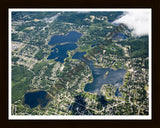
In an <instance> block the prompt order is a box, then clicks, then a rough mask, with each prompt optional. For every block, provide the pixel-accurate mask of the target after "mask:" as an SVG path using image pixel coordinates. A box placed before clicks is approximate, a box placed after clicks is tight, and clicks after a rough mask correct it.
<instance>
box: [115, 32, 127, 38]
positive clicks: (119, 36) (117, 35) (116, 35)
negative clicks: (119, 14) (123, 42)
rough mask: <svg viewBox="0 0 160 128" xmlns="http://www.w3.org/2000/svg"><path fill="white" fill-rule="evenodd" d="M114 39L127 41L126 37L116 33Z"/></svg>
mask: <svg viewBox="0 0 160 128" xmlns="http://www.w3.org/2000/svg"><path fill="white" fill-rule="evenodd" d="M113 39H126V36H125V35H124V34H122V33H114V34H113Z"/></svg>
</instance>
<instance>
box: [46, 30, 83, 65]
mask: <svg viewBox="0 0 160 128" xmlns="http://www.w3.org/2000/svg"><path fill="white" fill-rule="evenodd" d="M81 36H82V33H79V32H76V31H70V32H69V34H67V35H55V36H53V37H52V38H51V40H50V41H49V43H48V44H49V45H55V44H58V45H57V46H55V47H53V48H52V49H51V50H52V51H53V52H51V54H50V55H49V56H48V58H47V59H55V61H57V62H58V61H59V62H61V63H63V62H64V59H65V58H66V57H68V55H67V51H68V50H74V49H76V48H77V47H78V46H77V44H76V42H77V41H78V39H79V38H80V37H81ZM64 43H65V44H64Z"/></svg>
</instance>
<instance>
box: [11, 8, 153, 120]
mask: <svg viewBox="0 0 160 128" xmlns="http://www.w3.org/2000/svg"><path fill="white" fill-rule="evenodd" d="M9 12H10V13H9V14H10V15H9V27H10V28H9V37H10V40H9V47H10V50H9V55H10V60H9V62H10V65H9V69H10V70H9V74H10V82H9V83H10V84H9V115H10V117H11V119H13V118H18V117H20V118H21V119H23V118H26V117H30V119H33V118H35V119H36V118H39V117H48V118H51V119H52V118H54V119H55V118H62V119H64V118H65V117H67V118H68V119H70V117H71V118H72V116H73V117H74V118H77V119H78V118H82V119H83V117H87V119H89V118H90V117H91V118H94V117H95V118H97V117H98V118H99V117H101V118H102V119H107V117H111V118H114V117H117V116H118V118H123V116H128V118H130V117H133V118H134V117H135V116H136V117H139V118H144V117H150V115H151V110H150V109H151V108H150V107H151V83H150V69H151V65H150V61H151V56H150V55H151V53H150V52H151V51H150V50H149V49H150V47H151V37H150V36H151V9H126V10H125V9H113V10H112V9H110V10H109V9H108V10H107V9H48V10H47V9H45V10H43V9H39V10H37V9H10V10H9ZM32 117H33V118H32Z"/></svg>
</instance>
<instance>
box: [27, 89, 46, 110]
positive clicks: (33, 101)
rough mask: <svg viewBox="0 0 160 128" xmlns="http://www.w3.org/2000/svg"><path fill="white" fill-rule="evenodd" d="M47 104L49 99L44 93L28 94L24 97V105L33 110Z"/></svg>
mask: <svg viewBox="0 0 160 128" xmlns="http://www.w3.org/2000/svg"><path fill="white" fill-rule="evenodd" d="M48 102H49V99H48V98H47V92H46V91H35V92H28V93H26V94H25V96H24V103H25V104H27V105H29V106H30V108H35V107H37V106H38V105H40V106H41V107H45V106H46V105H47V104H48Z"/></svg>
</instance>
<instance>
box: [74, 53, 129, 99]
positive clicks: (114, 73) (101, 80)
mask: <svg viewBox="0 0 160 128" xmlns="http://www.w3.org/2000/svg"><path fill="white" fill-rule="evenodd" d="M84 54H86V53H85V52H77V53H75V54H74V56H73V57H72V59H79V60H81V61H83V62H85V63H86V64H87V65H88V66H89V68H90V69H91V71H92V75H93V81H92V83H88V84H86V85H85V88H84V91H87V92H91V93H97V94H100V89H101V87H102V85H103V84H112V85H114V86H115V87H116V88H117V90H116V96H120V95H121V94H120V92H119V89H118V88H119V87H120V86H121V85H122V84H123V77H124V75H125V73H126V70H125V69H118V70H113V69H110V68H95V67H94V65H93V62H92V61H90V60H86V59H84V58H83V55H84ZM106 72H108V74H107V75H106V76H105V74H106Z"/></svg>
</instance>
